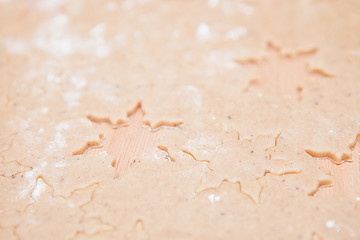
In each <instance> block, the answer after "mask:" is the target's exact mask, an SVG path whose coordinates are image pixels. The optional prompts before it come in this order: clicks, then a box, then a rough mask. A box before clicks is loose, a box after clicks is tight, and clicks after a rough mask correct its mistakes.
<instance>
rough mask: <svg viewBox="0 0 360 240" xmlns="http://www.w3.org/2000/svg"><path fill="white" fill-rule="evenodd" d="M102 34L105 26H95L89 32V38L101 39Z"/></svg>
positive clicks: (102, 24) (100, 24)
mask: <svg viewBox="0 0 360 240" xmlns="http://www.w3.org/2000/svg"><path fill="white" fill-rule="evenodd" d="M104 33H105V24H104V23H99V24H97V25H96V26H95V27H93V28H92V29H91V30H90V32H89V34H90V36H92V37H103V36H104Z"/></svg>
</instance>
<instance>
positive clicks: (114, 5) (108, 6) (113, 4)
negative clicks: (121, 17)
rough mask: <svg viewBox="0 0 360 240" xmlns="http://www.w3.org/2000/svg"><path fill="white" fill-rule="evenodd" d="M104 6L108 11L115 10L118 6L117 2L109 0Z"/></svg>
mask: <svg viewBox="0 0 360 240" xmlns="http://www.w3.org/2000/svg"><path fill="white" fill-rule="evenodd" d="M105 7H106V9H107V10H108V11H109V12H115V11H116V10H117V9H118V8H119V5H118V4H117V2H115V1H111V2H108V3H107V4H106V5H105Z"/></svg>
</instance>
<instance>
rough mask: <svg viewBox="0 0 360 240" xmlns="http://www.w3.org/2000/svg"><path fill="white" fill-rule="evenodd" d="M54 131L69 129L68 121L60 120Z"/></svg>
mask: <svg viewBox="0 0 360 240" xmlns="http://www.w3.org/2000/svg"><path fill="white" fill-rule="evenodd" d="M55 129H56V131H58V132H60V131H64V130H68V129H70V123H69V122H61V123H60V124H58V125H57V126H56V127H55Z"/></svg>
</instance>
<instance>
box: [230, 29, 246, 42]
mask: <svg viewBox="0 0 360 240" xmlns="http://www.w3.org/2000/svg"><path fill="white" fill-rule="evenodd" d="M247 34H248V30H247V29H246V28H244V27H238V28H235V29H232V30H230V31H228V32H227V33H226V38H228V39H230V40H239V39H240V38H241V37H243V36H246V35H247Z"/></svg>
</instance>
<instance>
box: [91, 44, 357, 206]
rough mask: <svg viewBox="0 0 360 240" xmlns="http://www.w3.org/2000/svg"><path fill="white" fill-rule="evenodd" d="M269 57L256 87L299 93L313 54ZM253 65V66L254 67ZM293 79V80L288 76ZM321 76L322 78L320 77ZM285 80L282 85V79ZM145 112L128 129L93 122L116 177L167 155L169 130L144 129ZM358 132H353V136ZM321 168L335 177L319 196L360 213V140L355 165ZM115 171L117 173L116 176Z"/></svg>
mask: <svg viewBox="0 0 360 240" xmlns="http://www.w3.org/2000/svg"><path fill="white" fill-rule="evenodd" d="M269 52H270V56H269V58H268V59H267V61H265V62H263V63H259V64H255V65H256V66H250V67H258V68H259V78H261V79H264V81H263V82H261V81H260V82H259V84H258V86H257V87H261V85H262V84H264V85H266V84H267V85H269V84H277V85H279V84H280V85H279V86H281V87H283V86H284V84H283V83H284V79H292V81H293V82H292V83H286V88H287V89H288V93H289V94H298V93H297V92H296V91H294V87H297V84H299V82H300V83H301V79H302V78H306V77H307V76H308V75H309V72H308V69H307V65H306V59H307V58H308V57H310V56H311V54H303V55H301V56H300V57H296V58H284V57H279V56H278V54H277V51H275V50H274V49H271V48H270V49H269ZM251 65H254V64H251ZM289 76H291V77H289ZM320 77H321V76H320ZM282 79H283V82H281V80H282ZM143 114H144V113H143V112H142V111H141V109H138V110H137V111H136V112H135V113H133V114H132V115H130V116H129V119H130V120H129V123H128V124H127V125H126V126H120V127H118V128H112V127H111V126H110V125H109V124H106V123H94V126H95V127H96V128H99V129H101V130H102V131H103V133H104V135H105V139H104V141H103V147H101V148H100V149H97V150H95V149H94V150H91V151H104V150H105V151H107V152H108V153H109V154H111V155H113V156H114V157H115V158H116V159H117V163H116V162H114V163H113V166H114V168H115V169H116V170H115V169H114V175H115V176H116V177H119V176H120V177H121V174H123V172H124V171H126V169H127V168H129V167H130V165H131V163H132V162H133V161H134V159H135V158H136V157H139V156H141V155H143V154H146V155H148V156H154V157H157V158H158V157H162V158H164V157H165V154H164V152H161V151H159V150H157V149H156V140H157V138H158V137H159V136H160V135H161V134H162V133H164V132H165V131H171V130H169V129H159V130H158V131H155V132H152V131H151V130H150V129H149V128H147V127H145V126H143V124H142V118H143ZM355 136H356V133H354V137H355ZM314 161H316V162H317V163H318V164H319V165H320V166H322V167H324V168H326V169H329V170H330V171H331V172H332V174H333V177H334V184H333V186H330V187H324V188H320V190H319V191H318V193H317V195H322V196H328V197H340V196H348V197H350V198H354V199H358V201H357V202H358V204H357V208H358V210H359V211H360V199H359V198H360V139H358V141H357V145H356V147H355V148H354V150H353V159H352V162H345V163H343V164H339V165H337V164H334V163H333V162H332V161H331V160H330V159H325V158H324V159H315V158H314ZM115 172H116V174H115Z"/></svg>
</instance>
